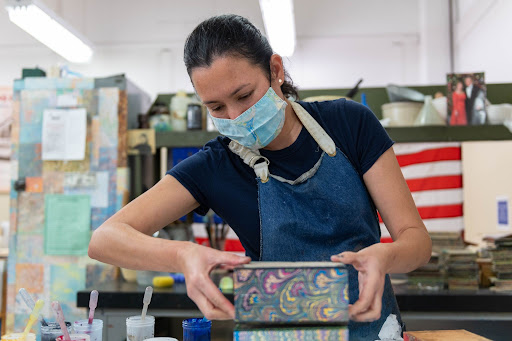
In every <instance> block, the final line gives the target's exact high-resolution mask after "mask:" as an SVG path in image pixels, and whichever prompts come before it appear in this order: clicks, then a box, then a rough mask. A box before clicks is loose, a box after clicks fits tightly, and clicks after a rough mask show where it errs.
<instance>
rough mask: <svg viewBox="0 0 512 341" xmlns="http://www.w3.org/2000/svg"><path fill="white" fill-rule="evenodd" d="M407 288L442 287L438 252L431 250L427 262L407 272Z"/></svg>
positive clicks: (442, 279) (436, 288)
mask: <svg viewBox="0 0 512 341" xmlns="http://www.w3.org/2000/svg"><path fill="white" fill-rule="evenodd" d="M407 277H408V283H409V289H422V290H440V289H444V286H445V280H444V273H443V271H442V268H441V264H440V261H439V254H438V253H437V252H432V256H431V257H430V261H429V262H428V264H426V265H424V266H422V267H419V268H418V269H416V270H414V271H412V272H410V273H408V274H407Z"/></svg>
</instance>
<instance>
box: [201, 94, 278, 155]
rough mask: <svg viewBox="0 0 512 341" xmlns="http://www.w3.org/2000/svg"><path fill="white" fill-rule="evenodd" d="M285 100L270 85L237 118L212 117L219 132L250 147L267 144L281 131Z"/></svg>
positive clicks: (261, 146)
mask: <svg viewBox="0 0 512 341" xmlns="http://www.w3.org/2000/svg"><path fill="white" fill-rule="evenodd" d="M285 108H286V102H285V101H284V100H283V99H282V98H281V97H279V96H278V95H277V94H276V93H275V91H274V89H272V87H270V88H269V89H268V91H267V92H266V93H265V95H263V97H262V98H261V99H260V100H259V101H258V102H256V104H254V105H253V106H252V107H250V108H249V109H247V110H246V111H245V112H243V113H242V114H241V115H240V116H238V117H237V118H235V119H233V120H230V119H225V118H216V117H213V116H211V115H210V116H211V117H212V120H213V123H214V124H215V126H216V127H217V129H218V130H219V132H220V133H221V134H222V135H224V136H226V137H229V138H230V139H232V140H235V141H237V142H238V143H240V144H241V145H244V146H246V147H247V148H250V149H260V148H263V147H265V146H267V145H268V144H269V143H270V142H272V140H274V139H275V138H276V137H277V135H279V133H280V132H281V129H283V125H284V117H285V115H284V113H285Z"/></svg>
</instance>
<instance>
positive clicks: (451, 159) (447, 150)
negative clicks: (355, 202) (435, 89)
mask: <svg viewBox="0 0 512 341" xmlns="http://www.w3.org/2000/svg"><path fill="white" fill-rule="evenodd" d="M393 149H394V151H395V154H396V158H397V160H398V164H399V165H400V168H401V169H402V173H403V175H404V178H405V180H406V181H407V185H408V186H409V189H410V191H411V194H412V197H413V199H414V202H415V203H416V207H417V208H418V212H419V213H420V216H421V218H422V219H423V222H424V223H425V226H426V227H427V230H428V231H431V232H459V231H461V230H463V228H464V221H463V214H462V213H463V211H462V204H463V192H462V188H463V186H462V161H461V144H460V142H435V143H397V144H395V145H394V147H393ZM380 223H381V232H382V241H383V242H389V241H391V238H390V236H389V232H388V230H387V229H386V227H385V225H384V224H383V223H382V220H381V221H380Z"/></svg>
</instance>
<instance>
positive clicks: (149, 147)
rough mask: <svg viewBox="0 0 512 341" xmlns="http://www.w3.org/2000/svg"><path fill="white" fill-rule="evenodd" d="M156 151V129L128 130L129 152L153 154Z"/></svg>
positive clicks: (133, 153) (131, 153)
mask: <svg viewBox="0 0 512 341" xmlns="http://www.w3.org/2000/svg"><path fill="white" fill-rule="evenodd" d="M155 153H156V142H155V131H154V130H153V129H131V130H128V154H129V155H139V154H140V155H151V154H155Z"/></svg>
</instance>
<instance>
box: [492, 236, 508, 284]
mask: <svg viewBox="0 0 512 341" xmlns="http://www.w3.org/2000/svg"><path fill="white" fill-rule="evenodd" d="M494 244H495V247H496V248H495V249H494V250H491V251H490V252H491V257H492V269H493V271H494V273H495V274H496V277H495V278H492V282H493V284H494V287H492V288H491V289H493V290H496V291H512V237H508V238H500V239H496V240H495V242H494Z"/></svg>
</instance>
